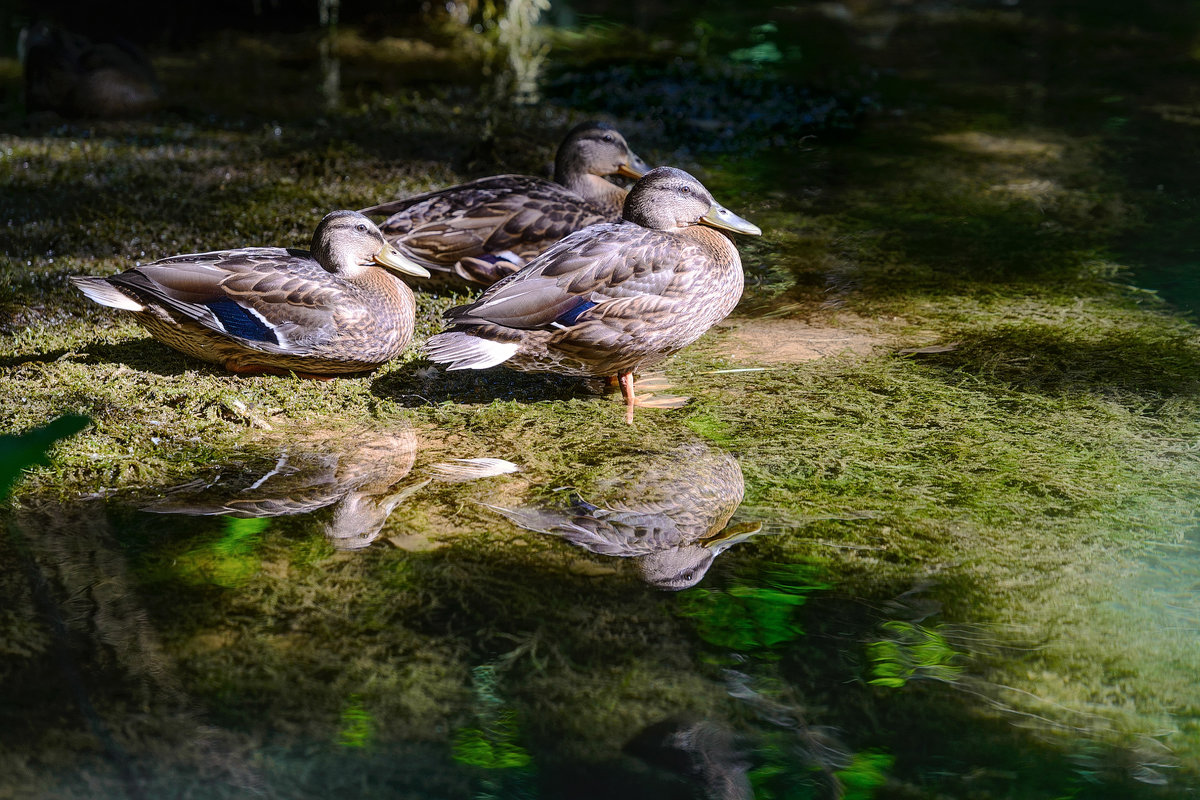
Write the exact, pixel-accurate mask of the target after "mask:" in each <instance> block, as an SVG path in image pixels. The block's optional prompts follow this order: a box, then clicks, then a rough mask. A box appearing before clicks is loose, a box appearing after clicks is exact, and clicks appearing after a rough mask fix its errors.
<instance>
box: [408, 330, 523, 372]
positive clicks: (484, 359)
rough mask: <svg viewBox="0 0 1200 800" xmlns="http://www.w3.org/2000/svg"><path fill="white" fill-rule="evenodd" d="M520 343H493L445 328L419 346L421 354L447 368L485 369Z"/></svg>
mask: <svg viewBox="0 0 1200 800" xmlns="http://www.w3.org/2000/svg"><path fill="white" fill-rule="evenodd" d="M520 347H521V345H520V343H518V342H494V341H492V340H491V339H484V338H482V337H479V336H472V335H470V334H469V333H463V332H462V331H449V332H448V333H439V334H438V335H437V336H431V337H430V338H429V341H427V342H425V344H424V345H423V346H422V347H421V350H423V351H424V353H425V355H427V356H429V358H430V359H431V360H433V361H436V362H438V363H439V364H448V365H449V366H448V367H447V369H487V368H488V367H494V366H496V365H497V364H502V363H504V362H505V361H507V360H508V359H510V358H512V357H513V356H514V355H515V354H516V352H517V350H518V349H520Z"/></svg>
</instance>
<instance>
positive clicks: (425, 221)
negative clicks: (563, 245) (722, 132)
mask: <svg viewBox="0 0 1200 800" xmlns="http://www.w3.org/2000/svg"><path fill="white" fill-rule="evenodd" d="M649 169H650V168H649V167H648V166H647V165H646V162H644V161H643V160H642V159H640V158H638V156H637V155H635V154H634V153H633V152H632V151H631V150H630V149H629V145H628V144H627V143H626V141H625V137H623V136H622V135H621V134H620V133H619V132H618V131H617V130H616V129H614V128H613V127H612V126H611V125H608V124H606V123H603V122H585V123H583V124H581V125H577V126H575V127H574V128H572V129H571V131H570V132H569V133H568V134H567V136H566V138H565V139H563V142H562V144H561V145H560V146H559V148H558V155H557V157H556V159H555V163H554V181H553V182H551V181H547V180H544V179H542V178H534V177H530V176H527V175H496V176H494V177H491V178H480V179H479V180H475V181H471V182H470V183H464V184H462V185H459V186H452V187H450V188H448V189H440V190H438V191H436V192H429V193H427V194H422V195H417V196H416V197H410V198H408V199H405V200H395V201H393V202H390V203H382V204H380V205H377V206H373V207H371V208H367V209H363V213H364V214H370V215H387V216H388V218H387V220H386V221H385V222H383V223H382V224H381V225H380V229H381V230H382V231H383V234H384V236H386V237H387V238H388V240H389V241H390V242H392V243H393V244H395V245H396V247H397V248H399V250H400V252H401V253H403V254H404V255H405V256H406V257H407V258H409V259H411V260H412V261H414V262H415V263H417V264H420V265H421V266H423V267H425V268H426V269H428V270H429V271H430V273H432V277H431V279H430V280H429V281H427V282H420V283H418V285H429V286H437V285H441V286H450V285H457V286H464V285H467V286H475V287H478V286H490V285H491V284H493V283H495V282H496V281H498V280H499V279H500V278H503V277H505V276H506V275H511V274H512V273H514V272H516V271H517V270H518V269H520V267H521V266H523V265H524V264H525V262H526V261H527V260H529V259H530V258H533V257H534V256H536V255H538V254H539V253H541V252H542V251H543V250H545V249H546V248H547V247H549V246H550V245H552V244H554V243H555V242H557V241H558V240H559V239H562V238H563V237H564V236H566V235H567V234H569V233H572V232H574V231H577V230H579V229H581V228H585V227H587V226H588V225H593V224H595V223H597V222H616V221H617V220H618V219H620V217H621V208H622V206H623V203H624V201H625V194H626V191H625V189H623V188H621V187H620V186H617V185H616V184H615V183H612V182H611V181H608V180H606V179H605V176H607V175H623V176H626V177H630V178H640V177H641V176H642V175H644V174H645V173H646V172H647V171H648V170H649Z"/></svg>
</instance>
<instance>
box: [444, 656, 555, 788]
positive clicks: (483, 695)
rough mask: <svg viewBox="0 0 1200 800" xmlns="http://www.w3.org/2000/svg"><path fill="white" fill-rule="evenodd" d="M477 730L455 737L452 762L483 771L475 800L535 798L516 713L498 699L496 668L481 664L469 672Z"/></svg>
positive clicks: (529, 761)
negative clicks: (473, 695)
mask: <svg viewBox="0 0 1200 800" xmlns="http://www.w3.org/2000/svg"><path fill="white" fill-rule="evenodd" d="M471 682H472V686H473V689H474V694H475V702H476V707H475V716H476V718H477V720H478V726H477V727H473V728H460V729H459V730H458V731H456V732H455V734H454V743H453V754H454V760H455V761H457V762H459V763H460V764H465V765H467V766H470V767H475V768H476V769H479V770H482V771H483V772H482V776H481V778H480V784H481V788H480V790H479V791H477V792H476V793H475V795H474V798H475V800H501V798H508V797H512V798H526V797H534V796H536V794H535V793H534V792H533V791H532V788H531V786H530V785H529V777H530V776H531V775H532V773H533V758H532V757H531V756H530V754H529V752H528V751H527V750H526V749H525V748H524V747H522V746H521V744H520V730H519V727H518V725H517V719H516V713H515V712H514V711H513V709H512V708H510V707H507V705H506V704H505V703H504V701H503V700H502V699H501V698H500V696H499V695H498V680H497V674H496V668H495V667H494V666H492V665H490V664H484V665H481V666H478V667H476V668H475V669H473V670H472V671H471Z"/></svg>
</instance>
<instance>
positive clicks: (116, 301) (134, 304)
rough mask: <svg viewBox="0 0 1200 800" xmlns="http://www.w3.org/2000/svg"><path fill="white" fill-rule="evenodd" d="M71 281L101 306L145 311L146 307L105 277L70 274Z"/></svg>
mask: <svg viewBox="0 0 1200 800" xmlns="http://www.w3.org/2000/svg"><path fill="white" fill-rule="evenodd" d="M70 280H71V283H73V284H75V288H76V289H78V290H79V291H81V292H83V293H84V294H85V295H86V296H87V297H88V299H89V300H94V301H95V302H97V303H99V304H100V305H102V306H108V307H109V308H119V309H122V310H123V311H145V310H146V307H145V306H144V305H142V304H141V303H139V302H138V301H137V300H134V299H133V298H132V297H130V296H129V295H127V294H125V293H124V292H122V291H121V290H120V289H118V288H117V287H116V286H113V285H112V284H111V283H109V282H108V279H107V278H97V277H93V276H91V275H72V276H71V278H70Z"/></svg>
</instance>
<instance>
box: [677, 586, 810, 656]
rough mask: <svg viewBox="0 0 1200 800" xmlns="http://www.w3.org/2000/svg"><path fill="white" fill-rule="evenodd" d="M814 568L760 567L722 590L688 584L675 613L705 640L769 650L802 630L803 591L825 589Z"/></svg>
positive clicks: (805, 594)
mask: <svg viewBox="0 0 1200 800" xmlns="http://www.w3.org/2000/svg"><path fill="white" fill-rule="evenodd" d="M820 574H821V573H820V570H819V569H818V568H816V567H812V566H809V565H805V564H775V565H772V566H766V567H764V568H763V569H762V571H761V572H760V573H759V574H758V575H756V576H755V577H754V578H742V579H735V580H734V582H733V583H732V584H731V585H730V586H728V587H726V588H722V589H691V590H688V591H687V592H684V593H683V594H681V595H680V596H679V602H678V613H679V614H680V615H681V616H683V617H685V618H687V619H689V620H691V621H692V622H693V623H694V624H695V626H696V632H697V634H698V635H699V636H700V638H701V639H703V640H704V641H705V642H708V643H709V644H711V645H713V646H714V647H718V648H721V649H727V650H733V651H735V652H738V653H757V654H760V655H766V654H769V653H770V652H771V651H773V650H775V649H777V648H778V647H779V646H780V645H783V644H786V643H788V642H791V641H794V640H796V639H798V638H800V637H801V636H803V635H804V629H803V627H802V626H801V624H800V622H799V620H797V618H796V616H797V614H796V611H797V609H798V608H799V607H800V606H802V605H804V603H805V601H806V600H807V598H808V595H810V594H812V593H813V592H818V591H822V590H824V589H828V588H829V584H827V583H822V582H821V581H819V580H818V576H819V575H820Z"/></svg>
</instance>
